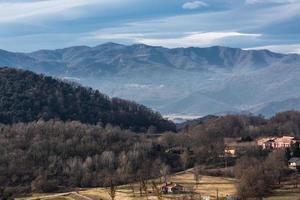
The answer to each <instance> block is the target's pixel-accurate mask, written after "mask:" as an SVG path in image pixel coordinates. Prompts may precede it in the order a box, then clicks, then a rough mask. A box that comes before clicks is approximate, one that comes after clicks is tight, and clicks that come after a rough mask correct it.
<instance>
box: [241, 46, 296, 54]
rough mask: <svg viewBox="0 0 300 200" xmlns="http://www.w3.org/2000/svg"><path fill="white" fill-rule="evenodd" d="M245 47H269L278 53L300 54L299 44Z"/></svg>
mask: <svg viewBox="0 0 300 200" xmlns="http://www.w3.org/2000/svg"><path fill="white" fill-rule="evenodd" d="M247 49H269V50H270V51H274V52H279V53H297V54H300V44H283V45H266V46H259V47H253V48H247Z"/></svg>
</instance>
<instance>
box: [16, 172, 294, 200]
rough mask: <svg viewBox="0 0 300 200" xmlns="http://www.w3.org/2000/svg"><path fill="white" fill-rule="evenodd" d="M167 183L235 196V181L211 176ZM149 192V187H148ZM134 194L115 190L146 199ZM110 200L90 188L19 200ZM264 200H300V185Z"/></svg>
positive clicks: (127, 198) (122, 197) (121, 198)
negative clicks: (197, 183)
mask: <svg viewBox="0 0 300 200" xmlns="http://www.w3.org/2000/svg"><path fill="white" fill-rule="evenodd" d="M169 181H172V182H176V183H179V184H181V185H183V186H184V188H185V190H186V193H187V194H188V193H189V191H190V190H191V188H193V190H194V194H201V196H210V197H211V199H216V195H217V190H218V195H219V197H225V196H226V195H228V194H235V192H236V189H235V182H236V181H235V179H232V178H224V177H213V176H202V177H201V180H200V183H199V185H198V186H196V185H195V181H194V177H193V174H192V172H191V171H187V172H181V173H177V174H175V175H173V176H172V177H170V178H169ZM148 188H149V190H150V188H151V186H149V187H148ZM134 190H135V193H134V194H133V192H132V189H131V187H130V186H129V185H123V186H119V187H118V189H117V197H116V200H137V199H141V200H146V199H147V198H146V197H145V196H144V197H140V194H139V187H138V185H137V184H134ZM179 196H181V195H164V196H163V197H164V199H165V200H168V199H173V198H174V197H179ZM37 199H39V200H110V198H109V195H108V193H107V190H106V189H105V188H92V189H86V190H82V191H80V192H78V193H75V192H71V193H64V194H52V195H46V194H44V195H38V196H36V197H30V198H21V199H19V200H37ZM156 199H157V197H155V196H153V194H151V193H150V194H149V197H148V200H156ZM264 199H266V200H300V183H299V187H298V188H294V186H293V184H292V183H291V182H289V181H286V182H284V183H283V187H281V188H279V189H277V190H275V191H274V193H273V195H272V196H270V197H268V198H264Z"/></svg>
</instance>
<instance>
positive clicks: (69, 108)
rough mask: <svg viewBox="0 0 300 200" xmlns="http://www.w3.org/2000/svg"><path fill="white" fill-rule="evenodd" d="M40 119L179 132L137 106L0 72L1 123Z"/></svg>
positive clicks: (41, 79)
mask: <svg viewBox="0 0 300 200" xmlns="http://www.w3.org/2000/svg"><path fill="white" fill-rule="evenodd" d="M39 119H43V120H46V121H47V120H50V119H59V120H62V121H72V120H76V121H80V122H82V123H89V124H97V123H101V124H103V125H106V124H108V123H110V124H112V125H118V126H120V127H122V128H126V129H131V130H133V131H135V132H145V131H147V130H148V129H149V128H150V131H152V132H162V131H167V130H171V131H175V125H174V124H173V123H172V122H170V121H167V120H164V119H163V118H162V116H161V115H160V114H159V113H156V112H153V111H152V110H151V109H149V108H147V107H145V106H143V105H139V104H137V103H135V102H131V101H126V100H123V99H119V98H109V97H108V96H106V95H104V94H102V93H100V92H99V91H98V90H92V89H91V88H86V87H83V86H80V85H78V84H75V83H67V82H65V81H61V80H57V79H54V78H51V77H48V76H44V75H38V74H35V73H33V72H30V71H24V70H19V69H13V68H0V123H4V124H12V123H17V122H31V121H36V120H39Z"/></svg>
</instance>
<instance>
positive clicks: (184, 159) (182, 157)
mask: <svg viewBox="0 0 300 200" xmlns="http://www.w3.org/2000/svg"><path fill="white" fill-rule="evenodd" d="M180 160H181V162H182V166H183V169H184V170H186V169H187V167H188V165H189V162H190V155H189V153H188V152H187V151H184V152H183V154H181V155H180Z"/></svg>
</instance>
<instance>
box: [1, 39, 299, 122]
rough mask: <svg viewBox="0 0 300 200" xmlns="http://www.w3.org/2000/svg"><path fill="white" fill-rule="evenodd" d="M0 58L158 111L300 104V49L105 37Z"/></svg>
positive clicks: (200, 112) (271, 109) (262, 110)
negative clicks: (150, 42) (176, 44)
mask: <svg viewBox="0 0 300 200" xmlns="http://www.w3.org/2000/svg"><path fill="white" fill-rule="evenodd" d="M0 58H2V59H0V65H2V66H16V67H19V68H24V69H29V70H32V71H35V72H38V73H44V74H46V75H52V76H56V77H59V78H61V79H66V80H69V81H74V82H78V83H81V84H82V85H84V86H90V87H92V88H95V89H99V90H100V91H102V92H104V93H105V94H108V95H109V96H112V97H121V98H125V99H129V100H134V101H137V102H139V103H141V104H144V105H146V106H149V107H150V108H152V109H154V110H155V111H159V112H161V113H162V114H163V115H175V116H176V115H178V116H180V115H181V116H185V115H187V116H204V115H208V114H225V113H240V112H243V113H247V112H249V113H253V114H262V115H264V116H266V117H270V116H272V115H274V114H275V113H277V112H280V111H285V110H292V109H299V104H298V102H299V98H300V84H299V82H300V76H299V75H300V55H298V54H280V53H274V52H271V51H269V50H242V49H238V48H229V47H221V46H213V47H207V48H196V47H189V48H173V49H172V48H171V49H170V48H164V47H159V46H148V45H144V44H134V45H121V44H116V43H105V44H102V45H99V46H95V47H88V46H76V47H68V48H64V49H57V50H40V51H35V52H32V53H13V52H7V51H1V52H0Z"/></svg>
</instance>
